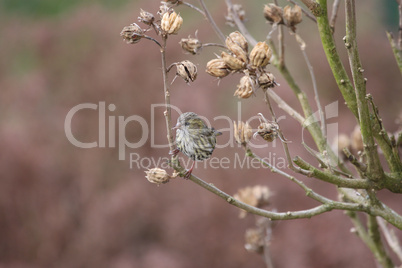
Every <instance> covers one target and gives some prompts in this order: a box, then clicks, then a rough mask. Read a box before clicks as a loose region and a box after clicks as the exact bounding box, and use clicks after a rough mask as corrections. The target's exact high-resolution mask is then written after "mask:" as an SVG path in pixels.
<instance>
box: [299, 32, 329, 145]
mask: <svg viewBox="0 0 402 268" xmlns="http://www.w3.org/2000/svg"><path fill="white" fill-rule="evenodd" d="M295 38H296V41H297V43H298V44H299V46H300V50H301V52H302V54H303V57H304V61H305V62H306V65H307V67H308V70H309V72H310V76H311V82H312V84H313V90H314V100H315V102H316V105H317V109H318V114H319V117H320V121H321V132H322V135H323V138H324V139H325V140H327V129H326V126H327V124H326V120H325V116H324V110H323V109H322V106H321V102H320V96H319V95H318V88H317V81H316V79H315V74H314V69H313V66H312V65H311V63H310V60H309V58H308V56H307V53H306V43H305V42H304V41H303V39H302V38H301V37H300V35H298V34H296V33H295Z"/></svg>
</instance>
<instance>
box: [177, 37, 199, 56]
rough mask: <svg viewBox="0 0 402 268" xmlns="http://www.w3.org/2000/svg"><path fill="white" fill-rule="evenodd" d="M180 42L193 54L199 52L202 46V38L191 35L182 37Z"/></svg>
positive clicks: (183, 47)
mask: <svg viewBox="0 0 402 268" xmlns="http://www.w3.org/2000/svg"><path fill="white" fill-rule="evenodd" d="M179 44H180V45H181V48H182V49H184V50H185V51H187V52H190V53H191V54H193V55H195V54H197V53H198V51H200V50H201V48H202V43H201V42H200V40H198V39H196V38H191V37H190V36H189V37H188V38H182V39H181V41H180V42H179Z"/></svg>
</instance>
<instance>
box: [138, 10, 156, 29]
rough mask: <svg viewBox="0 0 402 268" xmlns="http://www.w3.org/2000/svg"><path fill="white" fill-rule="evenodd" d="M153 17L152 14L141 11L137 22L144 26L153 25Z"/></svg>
mask: <svg viewBox="0 0 402 268" xmlns="http://www.w3.org/2000/svg"><path fill="white" fill-rule="evenodd" d="M154 20H155V17H154V15H153V14H152V13H149V12H147V11H144V10H142V9H141V12H140V16H139V17H138V21H140V22H142V23H145V24H146V25H151V24H152V23H154Z"/></svg>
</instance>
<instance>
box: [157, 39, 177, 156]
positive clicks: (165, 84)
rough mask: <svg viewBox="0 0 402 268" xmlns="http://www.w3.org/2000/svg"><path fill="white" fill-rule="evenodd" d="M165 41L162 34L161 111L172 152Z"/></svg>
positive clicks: (173, 144)
mask: <svg viewBox="0 0 402 268" xmlns="http://www.w3.org/2000/svg"><path fill="white" fill-rule="evenodd" d="M166 41H167V35H162V45H161V49H160V51H161V56H162V75H163V89H164V93H165V107H166V110H165V111H164V112H163V114H164V116H165V121H166V132H167V139H168V142H169V149H170V152H173V151H174V150H175V149H176V145H175V142H174V139H173V134H172V112H171V107H170V92H169V83H168V77H167V73H168V70H167V65H166Z"/></svg>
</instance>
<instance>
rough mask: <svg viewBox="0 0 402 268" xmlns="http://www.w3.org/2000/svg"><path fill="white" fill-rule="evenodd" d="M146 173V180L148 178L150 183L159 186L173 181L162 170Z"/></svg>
mask: <svg viewBox="0 0 402 268" xmlns="http://www.w3.org/2000/svg"><path fill="white" fill-rule="evenodd" d="M145 173H146V174H147V175H146V176H145V178H147V180H148V181H149V182H151V183H156V184H158V185H159V184H161V183H167V182H169V180H170V179H171V177H170V176H169V174H168V173H167V172H166V170H164V169H160V168H152V169H149V170H148V171H145Z"/></svg>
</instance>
